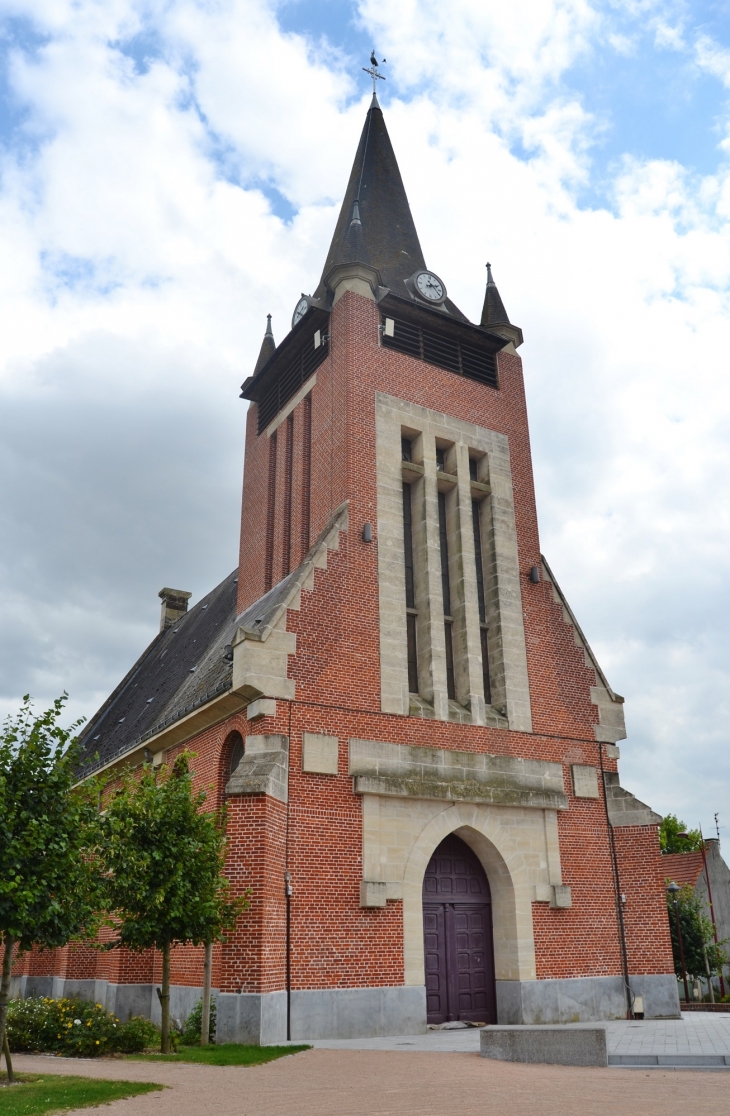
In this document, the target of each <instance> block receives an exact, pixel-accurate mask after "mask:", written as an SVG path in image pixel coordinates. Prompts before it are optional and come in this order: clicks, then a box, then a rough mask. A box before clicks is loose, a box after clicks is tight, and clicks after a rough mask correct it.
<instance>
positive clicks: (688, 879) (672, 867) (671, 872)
mask: <svg viewBox="0 0 730 1116" xmlns="http://www.w3.org/2000/svg"><path fill="white" fill-rule="evenodd" d="M703 867H704V865H703V863H702V853H701V852H700V851H696V852H686V853H665V854H664V856H663V857H662V879H668V880H674V882H675V883H677V884H679V886H680V887H684V886H685V885H686V884H689V885H690V887H694V886H695V885H696V883H697V880H698V879H699V877H700V872H701V871H702V869H703Z"/></svg>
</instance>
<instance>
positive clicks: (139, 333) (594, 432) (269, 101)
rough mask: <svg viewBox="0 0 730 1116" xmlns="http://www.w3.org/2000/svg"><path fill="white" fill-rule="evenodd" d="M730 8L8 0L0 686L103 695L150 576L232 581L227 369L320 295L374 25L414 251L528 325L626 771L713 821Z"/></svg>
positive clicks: (455, 290)
mask: <svg viewBox="0 0 730 1116" xmlns="http://www.w3.org/2000/svg"><path fill="white" fill-rule="evenodd" d="M729 14H730V13H729V11H728V3H727V2H725V3H722V4H710V3H694V4H685V3H679V2H677V0H666V2H662V0H640V2H633V0H625V2H623V3H619V2H612V3H608V2H605V0H592V2H591V0H512V2H511V3H510V5H498V4H492V5H485V4H484V3H483V0H450V2H449V3H448V4H444V3H443V2H439V0H403V2H402V3H399V4H398V5H393V4H392V3H389V2H388V0H359V2H358V3H352V4H346V3H335V2H331V0H311V2H310V0H299V2H283V3H278V4H275V3H273V2H268V0H217V2H216V3H215V4H212V3H207V2H205V0H165V2H163V0H103V2H98V0H73V2H71V0H0V315H1V316H2V321H3V329H2V331H1V332H0V469H2V474H3V478H4V479H5V478H7V479H5V483H3V484H1V485H0V609H2V613H3V617H4V621H5V628H6V632H7V635H6V638H5V639H4V640H3V641H2V643H0V679H1V681H0V707H2V708H3V709H7V710H11V709H14V708H15V707H16V705H17V701H18V698H19V696H20V695H22V693H24V692H25V691H27V690H29V689H30V690H31V691H32V692H33V693H34V694H35V695H36V696H37V697H38V699H39V700H50V699H51V698H53V697H54V696H56V694H57V693H59V692H60V691H61V690H62V689H64V688H65V689H67V690H69V692H70V694H71V708H72V712H73V714H74V715H77V714H90V713H92V712H93V711H94V709H95V708H96V707H97V706H98V705H99V704H100V702H101V701H102V700H103V699H104V698H105V696H106V694H107V693H108V692H109V690H110V689H111V688H112V687H113V686H114V685H115V684H116V682H117V681H118V680H119V678H120V677H121V676H122V675H123V674H124V673H125V672H126V670H127V669H128V667H129V664H130V663H131V662H132V661H134V659H135V658H136V657H137V655H138V654H139V652H140V650H141V648H143V647H144V646H145V645H146V643H147V642H148V641H149V639H150V638H151V635H152V634H153V633H154V629H155V624H156V618H157V610H158V608H159V602H158V599H157V590H158V589H159V588H160V586H162V585H170V584H175V585H177V584H179V585H180V586H182V587H184V588H186V589H189V590H190V591H192V592H193V593H194V594H195V597H199V596H200V595H202V593H204V592H206V591H207V590H208V589H210V587H211V586H212V585H214V584H215V583H216V582H217V581H219V580H220V579H221V578H223V577H224V576H226V575H227V574H228V573H229V572H230V569H231V568H232V567H233V565H234V563H235V556H236V552H237V546H238V515H239V507H240V478H241V465H242V457H243V422H244V404H242V403H241V401H240V400H239V399H238V385H239V384H240V383H241V382H242V380H243V379H244V378H245V377H246V376H247V375H248V374H249V372H250V369H251V367H252V365H253V362H254V361H255V358H256V354H257V352H258V347H259V345H260V341H261V336H262V333H263V328H264V325H265V321H266V314H267V313H272V314H273V315H274V331H275V336H276V337H277V339H280V338H281V337H282V336H283V334H284V332H285V331H286V329H287V328H288V322H289V319H290V316H291V311H292V308H293V306H294V303H295V302H296V300H297V298H298V297H299V294H300V292H301V291H311V290H312V289H313V288H314V287H315V286H316V283H317V280H318V277H319V273H320V270H321V267H322V263H323V260H324V257H325V254H326V249H327V244H328V241H329V237H330V236H331V232H332V228H333V225H334V221H335V218H336V213H337V208H338V203H339V198H340V196H341V193H342V191H343V190H344V187H345V183H346V179H347V174H348V172H349V168H350V165H351V161H352V157H353V154H354V151H355V147H356V144H357V140H358V136H359V133H360V129H361V126H362V120H363V116H364V112H365V107H366V105H367V102H368V98H369V88H370V86H369V79H368V78H367V77H366V75H365V74H363V73H362V66H363V65H367V60H368V57H369V53H370V50H371V48H373V47H375V49H376V51H377V52H378V54H379V56H380V57H383V56H385V57H386V58H387V59H388V61H387V64H386V65H385V66H384V67H383V72H384V73H385V74H386V76H387V80H386V81H385V82H383V83H381V89H380V90H379V95H380V97H381V101H382V103H383V105H384V107H385V111H386V119H387V122H388V127H389V130H390V132H391V136H392V138H393V142H394V145H395V149H396V152H397V155H398V159H399V163H400V167H401V171H402V173H403V177H404V181H405V185H406V189H407V191H408V194H409V198H410V201H411V205H412V209H413V212H414V216H415V220H416V224H417V227H418V230H419V234H420V238H421V241H422V244H423V247H424V251H425V254H426V258H427V260H428V262H429V265H430V266H432V267H433V268H434V269H435V270H436V271H437V272H438V273H439V274H440V275H442V276H443V277H444V279H445V280H446V282H447V285H448V287H449V290H450V293H451V294H452V295H453V296H454V298H455V300H456V302H457V304H458V305H460V306H461V307H462V308H463V309H464V311H465V312H466V313H468V314H471V315H472V316H476V315H477V314H478V312H479V307H480V305H481V299H482V297H483V282H484V263H485V261H486V260H487V259H491V260H492V263H493V265H494V268H495V275H496V277H497V281H498V283H499V286H500V290H501V293H502V295H503V297H504V299H505V302H506V305H507V308H508V310H509V311H510V313H511V315H512V317H513V320H516V321H517V322H518V323H519V324H520V325H521V326H522V328H523V329H524V332H525V338H526V341H525V345H524V348H523V349H522V350H521V352H522V354H523V359H524V364H525V377H526V384H527V391H528V402H529V408H530V424H531V434H532V442H533V451H534V460H535V479H536V487H537V493H538V502H539V515H540V528H541V539H542V546H543V549H544V552H545V554H546V556H547V557H548V560H549V561H550V564H551V566H552V568H553V569H554V571H555V573H556V576H557V577H558V579H559V581H560V583H561V587H562V588H563V590H564V591H565V592H566V595H567V597H568V599H569V600H570V602H571V605H572V607H573V609H574V611H575V612H576V614H577V616H578V618H579V620H580V622H581V625H582V627H583V628H584V630H585V631H586V634H587V636H588V638H589V640H590V642H591V644H592V645H593V647H594V649H595V650H596V651H597V653H598V656H599V659H600V661H601V662H602V665H603V667H604V669H605V670H606V673H607V675H608V677H609V679H610V681H611V683H612V685H613V686H614V687H615V688H616V689H617V690H618V691H619V692H621V693H624V694H625V695H626V698H627V705H626V711H627V721H628V726H629V738H628V740H627V741H626V744H625V746H624V748H623V758H622V770H623V772H624V779H625V782H626V783H627V785H629V786H630V787H631V789H633V790H635V791H636V792H637V793H638V794H639V795H640V796H641V795H643V796H644V797H645V798H647V799H649V800H650V801H651V802H652V804H653V805H654V806H655V807H656V808H657V809H659V810H661V811H663V812H666V811H667V810H670V809H671V810H675V811H678V812H679V813H680V814H683V816H685V820H686V821H687V822H691V823H692V824H695V823H696V822H697V821H701V822H702V824H703V825H704V826H705V827H706V828H708V829H709V828H710V827H711V823H712V814H713V813H714V811H715V809H717V808H718V807H719V806H720V807H721V804H722V803H723V802H724V801H726V800H727V799H728V795H729V793H730V751H729V750H728V732H727V728H726V726H727V724H728V720H729V717H728V714H729V713H730V710H728V708H727V706H728V700H727V698H726V695H727V694H728V693H730V666H728V664H729V663H730V646H728V644H729V643H730V637H729V636H728V632H729V631H730V624H728V611H729V610H730V590H729V589H727V588H726V580H727V579H726V565H727V553H728V549H729V548H730V506H729V499H728V496H727V494H726V491H727V485H726V477H727V474H728V471H729V470H730V452H729V450H730V444H729V443H728V431H729V430H730V393H728V390H727V386H726V372H725V370H726V367H727V352H728V350H729V349H730V165H729V155H730V145H729V143H728V138H729V137H730V42H728V40H729V39H730V19H728V15H729ZM475 215H478V216H477V217H476V218H475ZM171 490H174V491H176V492H178V493H180V494H181V495H180V499H179V500H176V504H175V509H176V513H175V515H174V516H172V517H171V516H169V515H166V514H164V510H163V509H164V503H165V501H164V493H166V492H169V491H171ZM110 618H113V620H112V619H110ZM708 788H709V790H708ZM727 822H728V825H730V816H728V819H727Z"/></svg>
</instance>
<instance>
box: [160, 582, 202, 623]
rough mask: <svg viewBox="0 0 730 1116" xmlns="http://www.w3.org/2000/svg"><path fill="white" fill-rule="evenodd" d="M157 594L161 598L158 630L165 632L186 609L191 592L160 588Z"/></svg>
mask: <svg viewBox="0 0 730 1116" xmlns="http://www.w3.org/2000/svg"><path fill="white" fill-rule="evenodd" d="M157 595H158V597H161V598H162V611H161V613H160V631H161V632H166V631H167V629H168V628H171V627H172V626H173V624H177V622H178V620H180V619H181V617H183V616H184V615H185V613H186V612H187V611H188V601H189V600H190V598H191V597H192V595H193V594H192V593H186V592H185V590H184V589H160V591H159V593H158V594H157Z"/></svg>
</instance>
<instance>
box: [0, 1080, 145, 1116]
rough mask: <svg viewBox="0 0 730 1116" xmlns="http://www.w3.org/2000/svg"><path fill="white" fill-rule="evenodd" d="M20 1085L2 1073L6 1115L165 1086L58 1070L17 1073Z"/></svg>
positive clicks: (32, 1114)
mask: <svg viewBox="0 0 730 1116" xmlns="http://www.w3.org/2000/svg"><path fill="white" fill-rule="evenodd" d="M15 1077H16V1080H17V1081H18V1082H20V1084H17V1085H10V1086H8V1085H7V1076H6V1075H5V1074H4V1073H2V1074H0V1086H6V1087H5V1088H2V1087H0V1113H1V1114H2V1116H41V1114H42V1113H44V1112H62V1111H63V1109H64V1108H66V1109H68V1108H85V1107H86V1106H87V1105H91V1104H108V1103H109V1101H115V1100H121V1098H122V1097H134V1096H137V1095H138V1094H139V1093H149V1092H151V1091H152V1090H153V1089H161V1088H162V1085H152V1084H149V1083H148V1082H146V1081H96V1080H94V1078H92V1077H58V1076H56V1074H55V1073H49V1074H45V1073H16V1075H15Z"/></svg>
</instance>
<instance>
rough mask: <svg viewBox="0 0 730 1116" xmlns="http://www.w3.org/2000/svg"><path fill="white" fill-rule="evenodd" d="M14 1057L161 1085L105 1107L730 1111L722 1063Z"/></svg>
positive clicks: (366, 1056) (500, 1113)
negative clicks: (213, 1062) (706, 1066)
mask: <svg viewBox="0 0 730 1116" xmlns="http://www.w3.org/2000/svg"><path fill="white" fill-rule="evenodd" d="M15 1061H16V1066H17V1069H18V1070H21V1071H25V1072H51V1073H65V1074H67V1073H69V1072H72V1073H73V1072H75V1073H78V1074H80V1075H84V1076H87V1077H106V1078H112V1079H122V1080H131V1081H156V1082H159V1083H160V1084H162V1085H166V1086H168V1088H166V1089H164V1090H163V1091H162V1092H159V1093H149V1094H147V1095H146V1096H142V1097H130V1098H127V1099H126V1100H121V1101H115V1102H114V1103H113V1104H111V1105H109V1106H108V1107H107V1106H105V1107H104V1113H108V1116H453V1114H454V1113H459V1116H504V1113H509V1116H534V1114H535V1112H539V1113H540V1116H628V1114H630V1113H640V1114H641V1116H686V1114H687V1113H692V1116H717V1113H719V1112H724V1111H726V1110H727V1085H728V1081H727V1077H726V1075H725V1073H724V1072H723V1071H720V1072H719V1073H713V1072H707V1071H703V1070H699V1071H697V1070H695V1071H690V1070H672V1069H662V1068H656V1069H653V1070H632V1069H582V1068H578V1067H574V1066H534V1065H517V1064H515V1063H513V1062H493V1061H490V1060H487V1059H484V1058H480V1057H479V1056H478V1055H477V1054H475V1053H473V1052H472V1053H459V1052H455V1053H451V1054H449V1055H448V1056H447V1055H445V1054H439V1053H436V1052H429V1053H425V1052H419V1051H414V1052H411V1053H408V1054H405V1055H404V1052H397V1051H394V1050H322V1049H315V1050H308V1051H305V1052H304V1053H302V1054H293V1055H291V1056H290V1057H287V1058H281V1059H279V1060H278V1061H275V1062H269V1063H268V1064H267V1065H263V1066H255V1067H244V1066H241V1067H239V1066H201V1065H192V1064H190V1063H188V1064H180V1063H177V1064H174V1063H173V1064H171V1063H169V1062H168V1063H159V1064H157V1065H155V1064H151V1063H149V1062H124V1061H115V1060H111V1059H110V1060H104V1059H95V1060H86V1059H67V1058H63V1059H61V1058H47V1057H40V1056H28V1055H25V1056H16V1059H15ZM89 1111H90V1110H89V1109H81V1110H77V1111H76V1112H73V1113H70V1114H68V1116H89Z"/></svg>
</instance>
